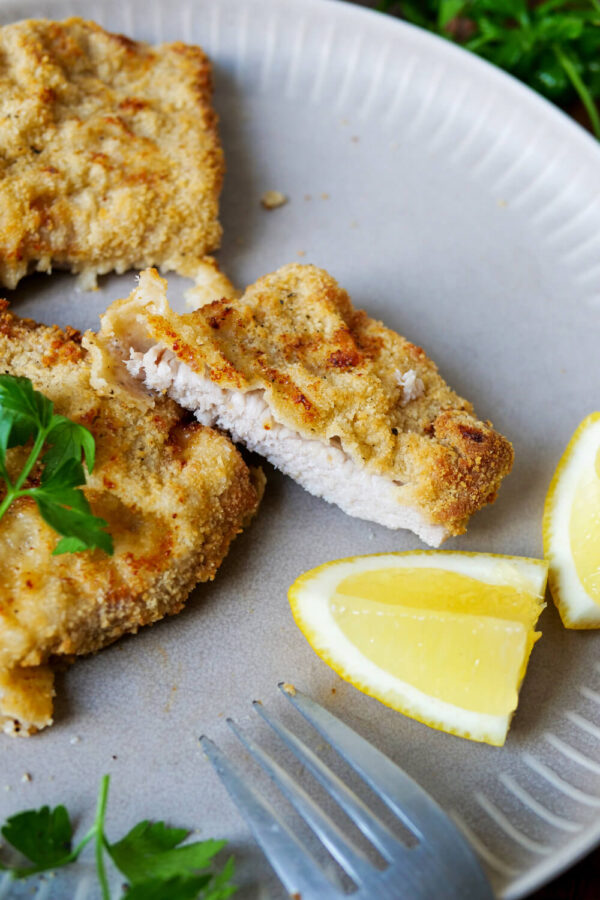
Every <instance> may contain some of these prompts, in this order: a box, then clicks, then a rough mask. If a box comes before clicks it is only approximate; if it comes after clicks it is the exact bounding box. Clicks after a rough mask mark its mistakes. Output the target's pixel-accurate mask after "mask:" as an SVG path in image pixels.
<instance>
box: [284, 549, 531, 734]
mask: <svg viewBox="0 0 600 900" xmlns="http://www.w3.org/2000/svg"><path fill="white" fill-rule="evenodd" d="M546 577H547V565H546V564H545V563H544V562H541V561H539V560H530V559H524V558H521V557H501V556H495V555H493V554H478V553H453V552H443V551H414V552H410V553H396V554H382V555H375V556H364V557H353V558H350V559H343V560H337V561H335V562H332V563H327V564H325V565H323V566H319V567H318V568H317V569H313V570H312V571H310V572H306V573H305V574H304V575H302V576H300V578H298V579H297V580H296V581H295V582H294V584H293V585H292V587H291V588H290V592H289V598H290V604H291V607H292V612H293V614H294V618H295V620H296V624H297V625H298V626H299V627H300V629H301V630H302V632H303V633H304V636H305V637H306V638H307V640H308V641H309V643H310V644H311V646H312V647H313V649H314V650H315V651H316V652H317V653H318V655H319V656H320V657H321V659H323V660H324V661H325V662H326V663H327V664H328V665H330V666H331V667H332V668H333V669H334V670H335V671H336V672H337V673H338V674H339V675H340V676H341V677H342V678H344V679H346V680H347V681H350V682H351V683H352V684H353V685H354V686H355V687H357V688H359V689H360V690H362V691H364V692H365V693H367V694H370V695H371V696H373V697H376V698H377V699H378V700H381V701H382V702H383V703H385V704H387V705H388V706H391V707H393V708H394V709H396V710H398V711H399V712H403V713H405V714H406V715H409V716H412V717H413V718H416V719H418V720H419V721H421V722H424V723H426V724H428V725H431V726H433V727H435V728H440V729H442V730H444V731H448V732H450V733H452V734H457V735H461V736H463V737H468V738H471V739H473V740H479V741H487V742H488V743H491V744H496V745H502V744H503V743H504V740H505V738H506V733H507V731H508V727H509V724H510V719H511V716H512V713H513V712H514V710H515V709H516V706H517V702H518V691H519V687H520V684H521V681H522V679H523V676H524V674H525V670H526V667H527V662H528V660H529V656H530V653H531V649H532V647H533V645H534V643H535V641H536V640H537V638H538V637H539V634H537V633H536V632H535V631H534V629H535V624H536V621H537V619H538V616H539V614H540V612H541V610H542V609H543V606H544V603H543V599H542V598H543V595H544V590H545V586H546Z"/></svg>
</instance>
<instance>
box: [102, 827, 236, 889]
mask: <svg viewBox="0 0 600 900" xmlns="http://www.w3.org/2000/svg"><path fill="white" fill-rule="evenodd" d="M187 835H188V832H187V831H186V830H185V829H181V828H169V827H168V826H166V825H165V823H164V822H153V823H151V822H148V821H144V822H140V823H139V824H138V825H136V826H135V828H132V829H131V831H130V832H129V834H126V835H125V837H124V838H122V839H121V840H120V841H118V842H117V843H116V844H110V845H109V846H108V852H109V853H110V855H111V857H112V860H113V862H114V864H115V865H116V867H117V868H118V869H119V870H120V871H121V872H122V873H123V874H124V875H125V876H126V878H127V879H128V881H130V882H131V884H133V885H135V884H140V883H142V882H145V881H149V880H151V879H168V878H172V877H174V876H176V875H196V874H197V873H198V871H199V870H202V869H206V867H207V866H208V865H209V863H210V861H211V859H212V858H213V856H215V854H217V853H218V852H219V850H221V849H222V848H223V847H224V846H225V844H224V841H198V842H196V843H194V844H185V845H184V846H183V847H179V846H178V844H181V842H182V841H183V840H185V838H186V837H187Z"/></svg>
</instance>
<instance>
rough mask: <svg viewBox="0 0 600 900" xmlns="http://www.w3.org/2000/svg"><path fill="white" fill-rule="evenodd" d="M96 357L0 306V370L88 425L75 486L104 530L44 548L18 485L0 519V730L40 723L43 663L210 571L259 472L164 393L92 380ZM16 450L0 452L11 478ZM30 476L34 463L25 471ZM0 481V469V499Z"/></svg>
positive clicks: (169, 602)
mask: <svg viewBox="0 0 600 900" xmlns="http://www.w3.org/2000/svg"><path fill="white" fill-rule="evenodd" d="M102 365H103V363H102V356H101V354H100V353H99V352H98V351H97V349H96V350H95V354H94V357H92V355H90V354H89V353H88V351H87V350H86V349H85V347H83V346H82V343H81V339H80V337H79V335H78V333H77V332H75V331H73V330H71V329H67V330H66V331H61V330H60V329H59V328H57V327H47V326H45V325H36V324H35V323H34V322H32V321H30V320H26V319H18V318H17V317H15V316H13V315H11V314H10V313H9V312H8V311H7V310H6V304H4V307H3V309H2V310H0V372H2V373H6V374H12V375H21V376H26V377H27V378H30V379H31V381H32V382H33V386H34V387H35V388H36V389H37V390H39V391H41V392H42V393H43V394H44V395H45V396H47V397H48V398H50V399H51V400H52V401H53V402H54V411H55V412H56V413H59V414H61V415H64V416H67V417H69V418H70V419H72V420H74V421H76V422H79V423H80V424H82V425H85V426H86V427H87V428H89V429H90V431H91V432H92V434H93V435H94V438H95V441H96V464H95V467H94V470H93V473H92V474H91V475H88V481H87V484H86V486H85V487H84V489H83V490H84V492H85V494H86V496H87V499H88V500H89V502H90V505H91V508H92V511H93V513H94V514H95V515H97V516H100V517H102V518H103V519H105V520H106V521H107V522H108V530H109V531H110V533H111V534H112V537H113V541H114V555H113V556H107V555H106V554H105V553H104V552H103V551H102V550H94V551H86V552H83V553H66V554H63V555H60V556H52V555H51V554H52V550H53V549H54V548H55V546H56V544H57V541H58V535H57V534H56V532H55V531H53V530H52V528H50V526H49V525H47V524H46V523H45V522H44V520H43V519H42V518H41V516H40V514H39V512H38V509H37V507H36V505H35V502H34V501H33V499H32V498H30V497H21V498H19V499H18V500H16V501H13V503H12V505H11V506H10V507H9V508H8V510H7V512H6V513H5V514H4V516H3V517H2V519H0V728H3V729H4V731H6V732H8V733H10V734H28V733H30V732H32V731H35V730H37V729H39V728H43V727H44V726H45V725H49V724H51V721H52V696H53V679H52V670H51V668H50V667H49V666H48V664H49V663H50V664H52V662H53V661H56V660H57V659H58V658H60V657H67V658H69V657H72V656H74V655H77V654H83V653H90V652H93V651H95V650H99V649H100V648H101V647H103V646H105V645H106V644H110V643H111V642H112V641H115V640H116V639H117V638H118V637H120V636H121V635H122V634H125V633H127V632H136V631H137V630H138V628H139V627H140V626H141V625H149V624H150V623H152V622H155V621H156V620H157V619H160V618H162V617H163V616H165V615H168V614H172V613H177V612H179V611H180V610H181V609H182V607H183V605H184V603H185V600H186V598H187V597H188V595H189V593H190V591H191V590H192V589H193V588H194V586H195V585H196V584H197V583H198V582H200V581H208V580H210V579H212V578H213V577H214V576H215V573H216V571H217V569H218V567H219V565H220V563H221V561H222V560H223V558H224V556H225V555H226V553H227V551H228V549H229V545H230V543H231V541H232V540H233V538H234V537H235V536H236V534H238V533H239V532H240V531H241V530H242V527H243V526H244V524H245V523H246V522H247V521H248V520H249V518H250V517H251V516H252V515H253V514H254V512H255V511H256V509H257V506H258V502H259V499H260V494H261V492H262V483H261V478H262V475H261V474H260V473H254V475H253V473H251V472H250V470H249V469H248V467H247V466H246V464H245V463H244V461H243V460H242V458H241V456H240V454H239V452H238V451H237V450H236V448H235V447H234V446H233V444H232V443H231V441H230V440H229V439H228V438H227V437H226V436H225V435H223V434H221V433H219V432H217V431H215V430H213V429H211V428H206V427H204V426H202V425H200V424H199V423H198V422H196V421H194V419H193V417H192V416H190V414H189V413H186V412H184V411H183V410H181V409H180V408H179V407H178V406H177V405H176V404H175V403H174V402H173V401H172V400H169V399H168V398H166V397H164V398H163V397H160V398H156V400H155V402H154V403H153V404H152V405H150V404H148V402H147V400H146V398H145V397H142V398H141V400H140V398H139V397H138V396H137V395H136V393H135V392H133V393H132V392H130V391H128V390H127V388H126V387H125V386H123V385H122V384H111V383H108V382H106V380H103V379H99V381H97V380H96V377H95V372H94V369H95V367H98V368H102ZM93 383H95V384H96V386H94V385H93ZM29 450H30V447H14V448H13V449H12V450H9V451H8V452H7V469H8V474H9V476H11V478H12V479H13V481H14V479H15V477H16V475H17V473H18V472H20V471H21V469H22V468H23V463H24V461H25V458H26V456H27V454H28V452H29ZM39 477H40V471H39V467H38V468H34V470H33V471H32V473H31V476H30V485H35V484H36V480H39ZM5 493H6V488H5V485H4V482H3V481H2V480H0V501H1V499H2V497H3V496H4V495H5Z"/></svg>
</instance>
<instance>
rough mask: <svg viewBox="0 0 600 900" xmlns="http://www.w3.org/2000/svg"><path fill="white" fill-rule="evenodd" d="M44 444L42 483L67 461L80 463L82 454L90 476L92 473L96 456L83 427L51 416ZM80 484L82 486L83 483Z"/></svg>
mask: <svg viewBox="0 0 600 900" xmlns="http://www.w3.org/2000/svg"><path fill="white" fill-rule="evenodd" d="M46 444H47V445H48V447H49V449H48V450H47V452H46V453H44V455H43V457H42V462H43V463H44V472H43V476H42V481H47V480H48V478H50V476H51V475H53V474H54V473H55V472H56V471H57V470H58V469H60V467H61V466H62V464H63V463H65V462H67V460H69V459H76V460H78V461H80V460H81V455H82V452H83V453H84V454H85V462H86V465H87V470H88V472H89V473H90V474H91V473H92V472H93V471H94V462H95V455H96V447H95V444H94V438H93V437H92V435H91V433H90V432H89V431H88V430H87V428H84V427H83V425H78V424H77V423H76V422H72V421H71V420H70V419H66V418H65V417H64V416H53V417H52V422H51V424H50V431H49V433H48V437H47V438H46ZM81 483H82V484H84V483H85V481H83V482H81Z"/></svg>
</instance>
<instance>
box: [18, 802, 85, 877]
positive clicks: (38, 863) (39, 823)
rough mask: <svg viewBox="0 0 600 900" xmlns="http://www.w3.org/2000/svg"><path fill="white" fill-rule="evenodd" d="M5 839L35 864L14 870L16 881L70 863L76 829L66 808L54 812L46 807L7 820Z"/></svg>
mask: <svg viewBox="0 0 600 900" xmlns="http://www.w3.org/2000/svg"><path fill="white" fill-rule="evenodd" d="M2 836H3V837H4V839H5V840H6V841H8V843H9V844H12V846H13V847H14V848H15V849H16V850H18V851H19V852H20V853H22V854H23V856H25V857H27V859H28V860H29V861H30V862H32V863H33V866H29V867H25V868H20V867H17V868H14V869H12V872H13V875H14V876H15V877H16V878H26V877H27V876H28V875H32V874H34V873H36V872H41V871H44V870H46V869H55V868H58V867H59V866H64V865H66V864H67V863H69V862H71V840H72V837H73V828H72V826H71V821H70V819H69V814H68V812H67V810H66V809H65V807H64V806H57V807H55V808H54V809H50V807H49V806H43V807H42V808H41V809H38V810H34V809H29V810H26V811H25V812H21V813H17V814H16V815H14V816H11V817H10V818H9V819H7V821H6V824H5V825H4V826H3V828H2ZM3 868H6V867H3Z"/></svg>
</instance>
